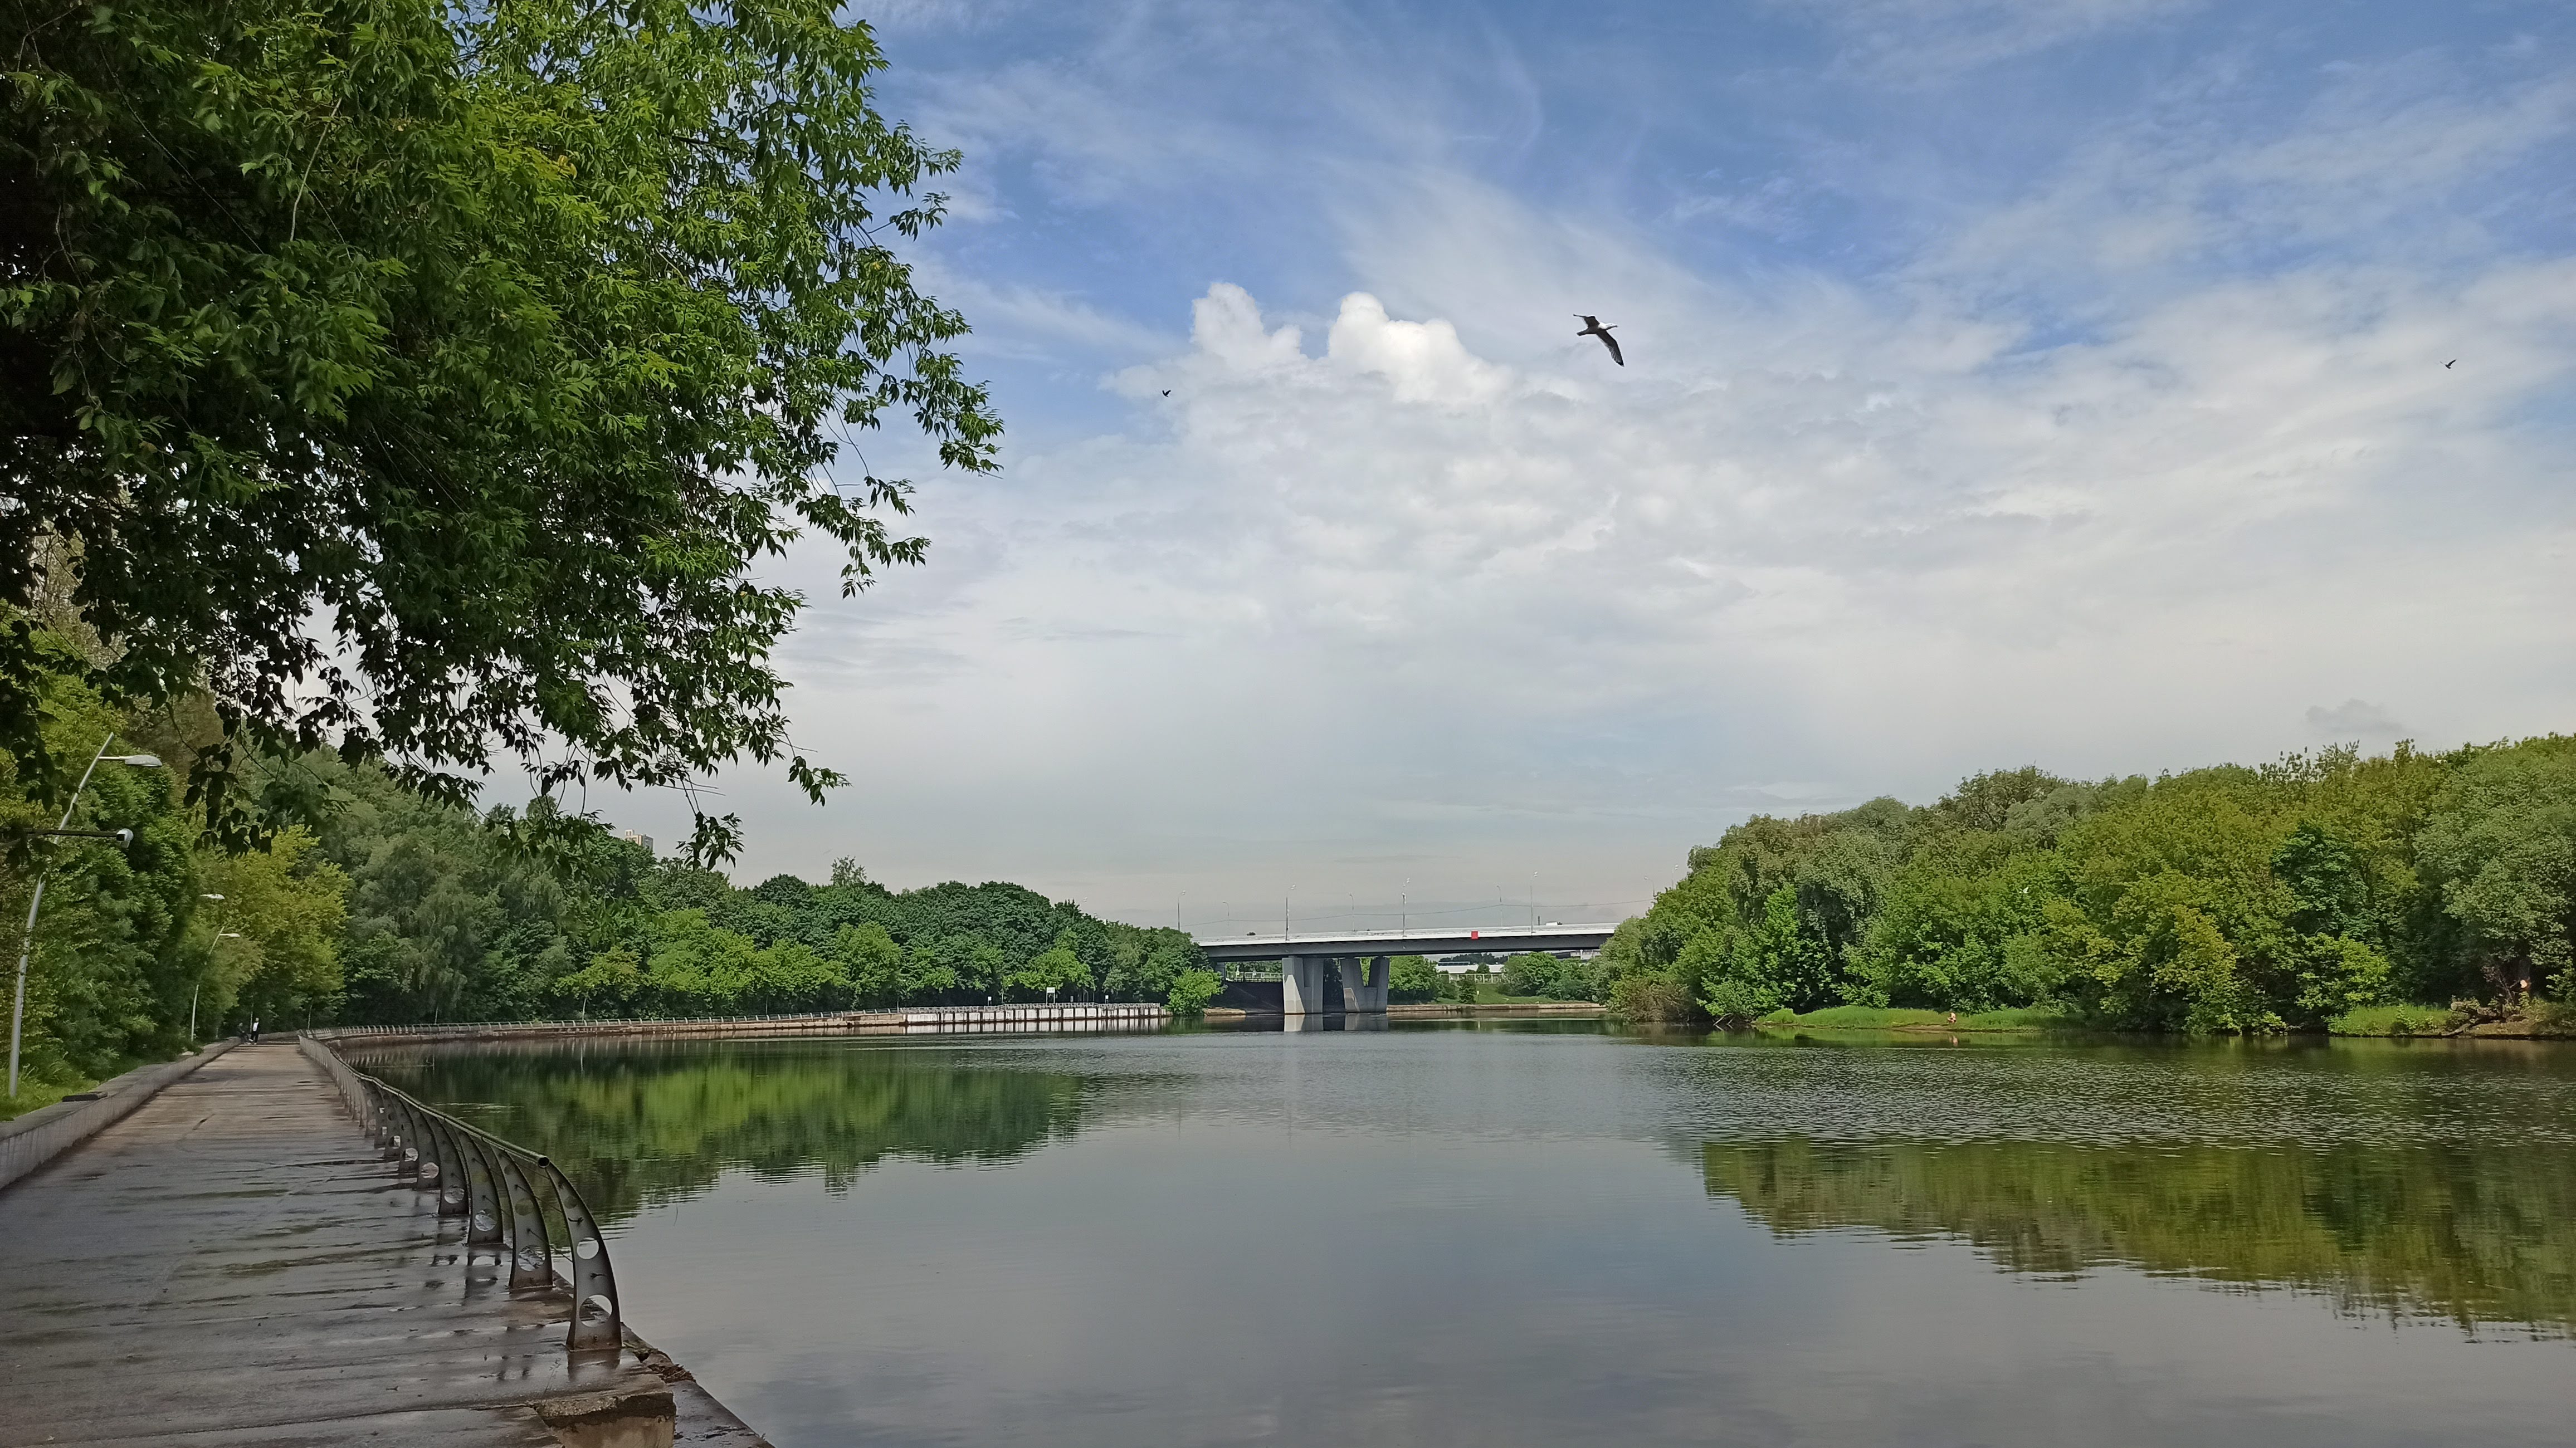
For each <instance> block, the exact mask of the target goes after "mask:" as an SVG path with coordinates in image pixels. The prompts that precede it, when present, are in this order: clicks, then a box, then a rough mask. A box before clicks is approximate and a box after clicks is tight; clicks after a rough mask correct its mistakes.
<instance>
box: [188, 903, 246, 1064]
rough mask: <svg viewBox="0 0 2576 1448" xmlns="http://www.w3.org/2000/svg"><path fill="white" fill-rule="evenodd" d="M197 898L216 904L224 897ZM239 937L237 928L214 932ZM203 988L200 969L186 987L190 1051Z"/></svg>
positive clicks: (203, 976)
mask: <svg viewBox="0 0 2576 1448" xmlns="http://www.w3.org/2000/svg"><path fill="white" fill-rule="evenodd" d="M197 898H198V899H200V900H212V901H214V902H215V903H216V904H218V905H220V904H222V903H223V899H224V897H223V896H221V895H200V896H198V897H197ZM239 938H241V932H240V931H238V930H223V931H217V932H216V934H215V939H217V940H237V939H239ZM205 988H206V973H205V972H204V971H202V970H200V971H198V972H197V978H196V980H195V981H194V982H193V983H191V984H190V985H189V987H188V1049H189V1050H191V1051H193V1050H195V1049H197V996H198V994H199V993H200V992H202V991H204V990H205Z"/></svg>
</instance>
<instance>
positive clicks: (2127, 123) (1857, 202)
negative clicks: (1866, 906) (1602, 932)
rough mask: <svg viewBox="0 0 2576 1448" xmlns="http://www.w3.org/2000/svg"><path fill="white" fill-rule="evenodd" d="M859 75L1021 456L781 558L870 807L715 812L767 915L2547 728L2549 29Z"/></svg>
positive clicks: (1530, 29)
mask: <svg viewBox="0 0 2576 1448" xmlns="http://www.w3.org/2000/svg"><path fill="white" fill-rule="evenodd" d="M869 18H870V19H871V20H872V22H873V23H875V24H876V25H877V27H878V30H879V33H880V36H881V39H882V42H883V44H884V46H885V48H886V50H887V52H888V55H889V57H890V58H891V60H892V64H893V68H892V69H891V70H890V71H889V72H888V73H887V74H886V75H885V76H884V77H883V84H882V86H881V89H880V100H881V102H882V104H883V106H884V108H885V109H886V111H887V112H888V113H889V114H891V115H894V116H897V117H901V118H904V119H906V120H908V121H910V122H911V123H912V124H913V125H914V126H915V127H916V129H918V130H919V131H921V132H922V133H923V134H924V135H925V136H927V137H929V138H931V139H933V140H935V141H938V142H941V143H943V144H950V145H955V146H957V147H960V148H961V149H963V150H964V152H965V153H966V158H967V160H966V165H965V168H964V170H963V171H962V172H961V173H960V174H959V175H958V176H956V177H954V178H952V184H950V185H949V187H948V188H947V189H948V190H949V191H950V192H951V194H952V196H953V199H954V201H953V214H952V218H951V221H950V223H949V224H948V225H947V226H946V227H944V228H943V229H942V230H940V231H939V232H938V233H936V234H935V235H933V236H932V237H930V238H929V239H927V240H926V241H925V242H924V243H923V244H922V245H921V246H920V247H919V248H918V250H917V251H916V253H915V260H916V262H917V264H918V267H919V270H920V273H921V275H922V276H923V278H924V279H925V280H926V281H927V283H928V284H929V286H930V287H931V289H932V290H933V291H935V292H936V294H938V295H939V296H940V297H941V298H942V299H943V300H945V301H948V302H951V303H953V304H954V305H957V306H958V307H960V308H961V309H963V310H964V311H965V312H966V314H967V315H968V317H969V318H970V320H971V321H972V322H973V323H974V325H975V327H976V333H975V336H974V337H973V338H972V339H971V341H970V342H969V344H968V345H967V347H966V354H967V357H968V359H969V362H970V365H971V367H972V369H973V370H974V371H975V372H976V373H977V374H978V375H982V376H985V377H989V378H990V379H991V380H992V382H993V385H994V388H995V393H996V397H997V399H998V401H999V404H1000V406H1001V409H1002V411H1003V414H1004V417H1005V420H1006V423H1007V426H1008V429H1009V433H1008V440H1007V443H1006V448H1005V461H1006V466H1005V469H1004V471H1003V472H1002V473H1001V474H1000V475H999V476H998V477H995V478H991V479H976V480H957V479H949V478H942V477H939V476H937V475H936V474H935V473H934V472H933V471H932V470H931V469H930V468H929V467H928V466H927V465H919V464H916V465H913V471H914V475H915V477H916V479H917V480H918V481H919V482H920V483H921V484H922V493H921V513H920V518H921V522H922V525H923V531H925V532H927V533H928V534H929V536H930V537H931V539H932V552H931V561H930V562H929V564H928V565H927V566H926V567H924V568H922V569H919V570H913V571H910V572H908V573H906V574H905V575H904V576H901V577H897V578H893V579H890V580H888V581H887V582H886V583H884V584H883V585H882V586H880V587H879V588H878V589H877V590H875V591H873V592H871V593H870V594H867V595H865V596H863V597H862V598H860V599H859V600H857V601H855V602H853V603H842V602H840V601H838V600H837V599H834V598H833V597H832V595H831V590H830V588H829V586H828V577H829V570H828V560H826V559H824V558H822V557H820V556H819V555H816V556H804V555H799V556H798V557H796V558H794V559H792V560H790V562H789V564H788V565H787V567H786V568H785V569H784V570H782V573H783V575H784V576H788V577H791V578H796V579H800V580H803V579H810V580H811V582H812V593H813V596H814V597H815V599H816V600H817V602H816V606H815V608H814V609H813V610H812V612H811V613H810V614H809V615H808V621H807V624H806V626H805V628H804V629H803V631H802V632H800V634H799V635H798V636H797V637H796V638H795V639H794V640H792V641H791V643H790V645H789V647H788V648H787V650H786V651H785V653H784V654H783V655H782V660H781V661H782V664H783V665H784V667H785V669H786V671H787V672H788V674H789V676H790V677H791V678H792V679H794V680H795V681H796V683H797V689H796V692H795V693H794V694H793V695H792V696H791V708H792V711H793V713H794V715H795V718H796V724H797V734H798V739H799V742H800V743H801V744H802V745H804V746H805V747H806V748H808V749H809V750H810V751H812V752H814V753H816V754H818V755H819V756H821V757H823V758H825V759H827V760H829V761H830V762H832V763H835V764H837V765H839V766H841V767H843V768H845V769H847V770H849V771H850V772H851V773H852V774H853V775H854V776H855V777H856V779H857V780H858V784H857V786H856V787H855V788H853V789H852V790H850V791H847V792H846V793H845V794H844V795H843V796H841V797H840V798H838V799H836V800H835V801H834V802H833V803H832V804H831V805H829V806H828V807H826V808H824V809H822V810H819V811H818V810H811V809H808V808H805V807H803V806H801V805H799V804H797V803H795V802H794V799H793V796H792V794H791V793H790V792H789V791H787V790H785V789H783V788H781V787H779V786H778V785H777V783H776V782H775V781H772V780H767V779H764V778H762V777H759V776H756V775H752V774H738V775H736V776H733V777H731V778H729V779H728V780H727V781H726V782H725V787H726V788H727V790H728V791H729V793H728V795H727V802H728V804H729V806H730V807H732V808H735V809H737V810H739V811H740V812H741V813H742V814H743V816H744V818H745V821H746V823H747V824H748V825H749V827H750V831H751V848H750V850H749V852H748V855H747V858H746V860H745V862H744V869H743V873H744V874H746V875H748V876H751V877H754V878H756V877H758V876H761V875H765V874H767V873H770V872H772V871H775V870H782V869H783V870H792V871H795V872H797V873H802V874H806V875H808V876H817V875H819V874H820V873H821V872H822V871H823V869H824V868H825V867H826V865H827V863H828V861H829V860H830V859H831V858H832V857H834V856H837V855H842V854H848V855H854V856H856V857H858V858H859V859H860V860H861V861H862V862H863V863H865V864H867V865H868V867H869V868H870V869H871V871H872V872H874V873H875V874H876V875H878V876H879V877H880V878H884V879H887V880H889V881H891V882H893V883H897V884H918V883H925V882H927V881H930V880H935V879H940V878H949V877H963V878H968V879H984V878H1008V879H1018V880H1021V881H1023V882H1025V883H1028V884H1030V885H1033V886H1035V887H1037V888H1039V889H1042V890H1046V891H1048V892H1049V893H1051V894H1056V895H1072V896H1074V897H1076V898H1078V899H1080V900H1081V901H1083V903H1085V904H1086V905H1089V906H1091V907H1093V908H1095V909H1099V910H1103V911H1107V912H1111V913H1116V914H1121V915H1125V916H1128V917H1130V918H1137V919H1145V920H1156V919H1160V920H1169V919H1171V918H1173V915H1174V912H1175V910H1176V909H1177V910H1178V911H1179V913H1180V914H1181V915H1183V916H1184V917H1186V918H1187V919H1189V920H1190V921H1191V922H1192V923H1193V924H1198V923H1201V922H1209V923H1213V922H1214V921H1215V920H1216V919H1217V918H1218V917H1221V916H1234V917H1241V918H1245V919H1251V918H1261V919H1271V918H1276V916H1277V913H1278V908H1279V901H1280V899H1281V897H1282V896H1283V895H1284V894H1289V893H1291V892H1294V893H1296V894H1298V895H1300V896H1302V897H1303V898H1304V900H1305V902H1306V904H1305V905H1304V906H1302V907H1299V908H1298V913H1299V915H1300V917H1301V918H1308V919H1316V920H1320V919H1321V918H1322V917H1324V916H1326V915H1335V914H1345V913H1358V914H1369V913H1371V912H1372V911H1375V910H1378V909H1380V908H1381V907H1383V908H1384V909H1387V910H1392V909H1393V907H1394V904H1395V902H1396V900H1397V898H1398V897H1399V895H1403V896H1409V897H1410V899H1411V900H1413V901H1415V902H1424V905H1425V908H1431V909H1452V910H1457V911H1461V912H1469V913H1472V911H1473V909H1474V905H1475V902H1477V901H1480V900H1484V901H1491V900H1495V899H1498V898H1501V897H1505V896H1509V897H1524V896H1527V895H1530V894H1532V893H1533V892H1534V893H1535V894H1536V896H1537V898H1538V900H1539V902H1540V908H1541V910H1542V912H1543V913H1544V914H1546V915H1547V916H1549V917H1550V918H1568V917H1570V916H1572V915H1575V914H1586V915H1605V916H1615V915H1617V914H1620V913H1625V912H1626V911H1628V910H1632V909H1635V908H1639V907H1640V906H1641V905H1642V903H1643V900H1644V898H1645V897H1647V896H1649V895H1651V893H1652V892H1653V891H1654V890H1655V889H1657V888H1659V887H1660V886H1662V885H1663V884H1666V883H1669V881H1670V879H1671V878H1672V877H1673V876H1674V875H1675V874H1676V873H1678V869H1679V866H1680V861H1681V856H1682V852H1683V851H1684V850H1685V849H1686V848H1687V847H1688V846H1689V845H1691V844H1693V843H1699V842H1704V841H1707V840H1711V839H1714V838H1715V837H1716V836H1717V834H1718V833H1719V832H1720V831H1722V830H1723V829H1724V828H1725V826H1726V825H1727V824H1729V823H1732V822H1734V821H1735V820H1738V819H1741V818H1743V817H1744V816H1745V815H1746V814H1748V813H1751V812H1755V811H1759V810H1769V811H1773V812H1780V811H1789V812H1795V811H1798V810H1803V809H1811V808H1812V809H1822V808H1836V807H1841V806H1843V805H1847V804H1850V803H1853V802H1856V801H1858V800H1860V799H1864V798H1867V797H1869V796H1871V795H1875V794H1879V793H1894V794H1897V795H1898V796H1900V797H1902V798H1906V799H1909V800H1916V801H1921V800H1928V799H1930V798H1932V797H1934V796H1936V795H1937V794H1938V793H1940V792H1941V791H1942V790H1943V789H1944V788H1945V787H1947V786H1948V785H1949V784H1951V783H1952V782H1954V781H1955V780H1956V779H1958V778H1959V777H1960V776H1961V775H1963V774H1965V773H1968V772H1971V771H1974V770H1977V769H1982V768H1990V767H2010V766H2014V765H2019V764H2023V763H2029V762H2037V763H2040V764H2043V765H2046V766H2048V767H2051V768H2054V769H2056V770H2058V771H2060V772H2062V773H2068V774H2076V775H2086V776H2098V775H2100V774H2104V773H2109V772H2113V771H2120V772H2129V771H2144V772H2153V771H2156V770H2159V769H2165V768H2182V767H2189V766H2191V765H2195V764H2200V763H2208V762H2214V761H2218V760H2225V759H2237V760H2252V759H2261V758H2267V757H2270V756H2272V755H2274V754H2277V753H2279V752H2281V751H2283V750H2287V749H2298V748H2310V747H2315V746H2317V745H2319V744H2322V743H2326V742H2330V741H2333V740H2347V741H2354V740H2357V741H2359V742H2362V743H2364V744H2366V745H2369V746H2372V747H2376V748H2384V747H2385V746H2386V745H2388V744H2389V743H2390V742H2392V741H2393V740H2395V739H2396V738H2399V737H2412V738H2416V739H2419V740H2421V741H2423V742H2424V743H2426V744H2428V745H2449V744H2453V743H2457V742H2460V741H2463V740H2468V739H2485V738H2494V737H2498V736H2502V735H2507V734H2521V733H2531V732H2541V731H2547V730H2551V729H2564V728H2567V727H2569V725H2570V724H2571V722H2576V712H2571V705H2576V670H2571V669H2570V667H2569V666H2570V664H2571V662H2576V660H2572V659H2571V657H2570V654H2571V650H2570V643H2571V629H2570V626H2569V624H2568V622H2567V620H2568V619H2569V618H2570V616H2571V613H2570V605H2571V604H2576V587H2571V584H2570V576H2571V575H2570V570H2569V568H2568V554H2567V548H2568V543H2569V540H2570V525H2571V522H2576V506H2571V501H2570V500H2571V488H2570V484H2571V483H2572V482H2576V477H2571V467H2570V464H2569V461H2568V459H2569V458H2570V456H2571V452H2570V448H2569V443H2570V441H2571V438H2570V435H2569V434H2570V427H2569V422H2570V408H2569V402H2570V395H2571V393H2570V380H2571V366H2576V255H2571V253H2576V246H2572V245H2571V241H2576V225H2571V221H2576V216H2571V212H2576V148H2571V136H2572V135H2576V11H2571V10H2570V9H2569V8H2568V7H2566V6H2565V5H2563V4H2546V5H2544V4H2513V3H2493V4H2454V5H2445V6H2433V5H2424V4H2360V3H2354V4H2332V3H2308V4H2241V3H2239V4H2225V5H2221V4H2214V3H2212V4H2198V3H2184V0H2057V3H2039V0H1957V3H1951V0H1841V3H1825V0H1772V3H1757V4H1742V5H1708V6H1684V5H1652V4H1619V3H1609V4H1592V5H1586V6H1529V7H1507V6H1482V7H1480V6H1463V5H1415V6H1404V5H1391V4H1380V5H1369V6H1333V5H1322V4H1307V3H1293V0H1282V3H1268V0H1235V3H1217V4H1191V3H1178V4H1131V5H1107V4H1104V5H1077V4H1064V3H1051V4H1013V3H998V4H976V3H953V4H952V3H939V0H912V3H905V4H900V5H896V6H891V7H886V8H882V9H880V10H878V11H876V12H874V13H872V14H871V15H870V16H869ZM1575 312H1595V313H1598V314H1600V315H1601V316H1602V318H1603V319H1604V320H1605V321H1608V322H1612V323H1616V324H1618V326H1619V329H1620V330H1619V336H1620V337H1621V339H1622V341H1623V344H1624V345H1625V346H1626V348H1627V351H1628V361H1629V365H1628V366H1627V367H1625V368H1614V367H1611V366H1610V365H1609V364H1608V359H1607V358H1606V357H1605V356H1603V355H1602V353H1601V351H1600V349H1599V348H1598V347H1597V345H1596V344H1594V343H1592V342H1590V341H1588V340H1584V339H1578V338H1576V337H1574V336H1573V335H1572V332H1573V329H1574V328H1575V327H1576V326H1577V325H1578V324H1577V323H1576V322H1575V321H1574V320H1573V318H1572V315H1571V314H1572V313H1575ZM2453 358H2458V359H2459V362H2458V366H2457V367H2455V368H2451V369H2445V368H2444V367H2443V366H2442V364H2443V363H2444V362H2445V361H2448V360H2450V359H2453ZM1166 388H1168V389H1170V395H1169V396H1168V397H1166V396H1165V395H1164V389H1166ZM870 447H871V450H872V454H876V455H875V456H874V458H873V460H874V461H876V462H877V463H878V464H879V466H880V467H884V466H887V465H889V464H906V463H907V459H908V455H909V453H910V452H911V451H913V449H912V448H911V446H910V444H908V443H907V442H906V440H904V439H902V438H900V437H895V436H888V437H886V438H884V439H882V440H881V441H879V440H872V441H871V443H870ZM608 812H609V813H611V814H614V815H618V816H620V817H621V820H622V821H631V822H633V823H636V824H640V825H643V826H645V827H646V828H648V829H653V830H655V831H656V832H658V833H665V834H672V833H677V832H678V830H677V816H678V809H677V806H676V802H673V801H667V800H659V799H644V800H637V801H632V802H623V803H620V804H617V805H613V806H610V807H609V810H608ZM1255 902H1260V903H1255ZM1507 913H1508V912H1507V911H1503V910H1500V909H1496V910H1494V911H1493V912H1492V915H1493V918H1502V917H1503V916H1504V915H1505V914H1507Z"/></svg>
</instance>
